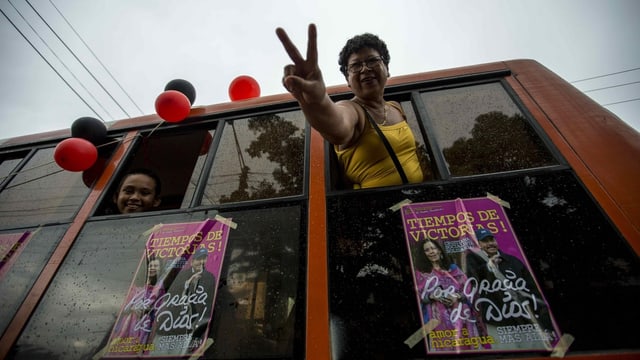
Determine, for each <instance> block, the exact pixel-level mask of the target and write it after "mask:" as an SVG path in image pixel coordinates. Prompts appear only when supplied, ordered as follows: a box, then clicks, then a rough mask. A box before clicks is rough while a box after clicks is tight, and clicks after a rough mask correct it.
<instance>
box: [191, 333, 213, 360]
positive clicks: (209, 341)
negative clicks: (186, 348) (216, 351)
mask: <svg viewBox="0 0 640 360" xmlns="http://www.w3.org/2000/svg"><path fill="white" fill-rule="evenodd" d="M211 345H213V339H212V338H208V339H207V341H205V342H204V346H203V347H201V348H200V349H198V351H196V352H194V353H193V355H191V357H190V358H189V360H196V359H199V358H200V356H202V355H203V354H204V352H205V351H207V349H208V348H209V346H211Z"/></svg>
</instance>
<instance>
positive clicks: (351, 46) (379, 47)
mask: <svg viewBox="0 0 640 360" xmlns="http://www.w3.org/2000/svg"><path fill="white" fill-rule="evenodd" d="M365 48H370V49H374V50H376V51H378V53H379V54H380V56H381V57H382V62H383V63H384V65H385V66H386V67H389V60H391V55H389V50H388V49H387V44H385V43H384V41H382V40H380V38H379V37H378V36H376V35H373V34H370V33H364V34H362V35H356V36H354V37H352V38H351V39H349V40H347V43H346V44H345V45H344V47H343V48H342V50H341V51H340V55H338V65H340V72H342V74H343V75H344V76H345V77H348V76H349V74H348V72H347V66H349V64H348V63H347V62H348V61H349V56H351V54H354V53H357V52H358V51H360V50H362V49H365Z"/></svg>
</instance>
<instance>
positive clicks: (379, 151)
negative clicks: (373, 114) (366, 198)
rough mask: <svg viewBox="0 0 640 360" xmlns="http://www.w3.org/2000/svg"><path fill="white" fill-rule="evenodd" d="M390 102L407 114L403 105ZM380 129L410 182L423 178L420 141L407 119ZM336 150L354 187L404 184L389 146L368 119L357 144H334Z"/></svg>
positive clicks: (347, 177)
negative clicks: (341, 147)
mask: <svg viewBox="0 0 640 360" xmlns="http://www.w3.org/2000/svg"><path fill="white" fill-rule="evenodd" d="M387 104H389V105H390V106H393V107H394V108H396V109H398V110H400V112H401V113H402V115H403V117H404V112H403V111H402V108H398V106H396V105H395V104H393V103H387ZM380 130H382V133H383V134H384V136H386V138H387V140H388V141H389V144H391V147H392V148H393V150H394V151H395V153H396V156H397V157H398V161H400V164H401V165H402V168H403V170H404V172H405V174H406V175H407V179H408V180H409V182H410V183H416V182H421V181H422V180H423V175H422V169H421V168H420V162H419V161H418V155H417V154H416V141H415V137H414V136H413V132H412V131H411V128H410V127H409V124H408V123H407V122H406V120H405V121H402V122H400V123H397V124H393V125H389V126H382V125H380ZM334 150H335V152H336V154H337V156H338V161H339V162H340V164H341V165H342V169H343V171H344V175H345V177H346V179H347V180H348V181H349V182H350V183H352V184H353V188H354V189H359V188H370V187H380V186H390V185H400V184H402V179H401V178H400V174H398V170H397V169H396V167H395V165H394V164H393V160H391V157H390V156H389V152H388V151H387V148H386V147H385V146H384V143H383V142H382V140H381V139H380V136H379V135H378V133H377V132H376V130H375V129H374V128H373V127H372V126H371V124H370V123H369V121H368V120H367V121H366V122H365V126H364V130H363V133H362V135H361V136H360V139H358V141H357V142H356V143H355V144H354V145H352V146H350V147H348V148H346V149H342V150H339V149H338V147H337V146H334Z"/></svg>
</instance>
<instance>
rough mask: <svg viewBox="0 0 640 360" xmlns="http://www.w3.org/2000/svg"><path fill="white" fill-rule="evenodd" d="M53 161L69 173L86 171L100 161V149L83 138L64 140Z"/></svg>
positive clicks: (54, 154) (58, 147) (55, 152)
mask: <svg viewBox="0 0 640 360" xmlns="http://www.w3.org/2000/svg"><path fill="white" fill-rule="evenodd" d="M53 159H54V160H55V161H56V163H57V164H58V165H59V166H60V167H61V168H63V169H65V170H68V171H84V170H87V169H88V168H90V167H91V166H92V165H93V164H94V163H95V162H96V160H97V159H98V149H96V146H95V145H93V144H92V143H91V142H89V141H87V140H85V139H81V138H74V137H72V138H68V139H65V140H62V141H61V142H60V143H59V144H58V146H56V149H55V151H54V152H53Z"/></svg>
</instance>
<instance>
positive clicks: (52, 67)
mask: <svg viewBox="0 0 640 360" xmlns="http://www.w3.org/2000/svg"><path fill="white" fill-rule="evenodd" d="M11 5H12V6H13V4H11ZM14 9H15V7H14ZM0 12H2V15H4V17H5V18H6V19H7V20H8V21H9V23H11V25H12V26H13V27H14V28H15V29H16V31H17V32H18V33H19V34H20V35H21V36H22V37H23V38H24V39H25V40H26V41H27V42H28V43H29V45H31V47H32V48H33V50H35V51H36V52H37V53H38V55H40V57H41V58H42V60H44V62H46V63H47V65H49V67H50V68H51V70H53V71H54V72H55V73H56V75H58V76H59V77H60V79H61V80H62V81H63V82H64V83H65V84H66V85H67V86H68V87H69V89H71V91H73V93H74V94H76V96H78V98H80V100H82V102H83V103H84V104H85V105H87V107H88V108H89V109H91V111H93V113H94V114H95V115H96V116H97V117H98V118H99V119H100V120H102V121H104V120H103V119H102V117H101V116H100V115H99V114H98V112H97V111H96V110H95V109H94V108H93V107H91V105H89V103H88V102H87V101H86V100H85V99H84V98H83V97H82V96H81V95H80V94H79V93H78V92H77V91H76V89H74V88H73V86H71V84H69V82H68V81H67V80H66V79H65V78H64V77H63V76H62V75H61V74H60V72H58V70H56V68H55V67H54V66H53V65H52V64H51V63H50V62H49V60H47V58H45V57H44V55H43V54H42V53H41V52H40V50H38V48H36V47H35V45H33V43H32V42H31V41H30V40H29V39H28V38H27V37H26V36H25V34H24V33H23V32H22V31H21V30H20V29H19V28H18V27H17V26H16V24H15V23H14V22H13V21H12V20H11V19H10V18H9V16H7V14H6V13H5V12H4V10H2V8H0Z"/></svg>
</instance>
